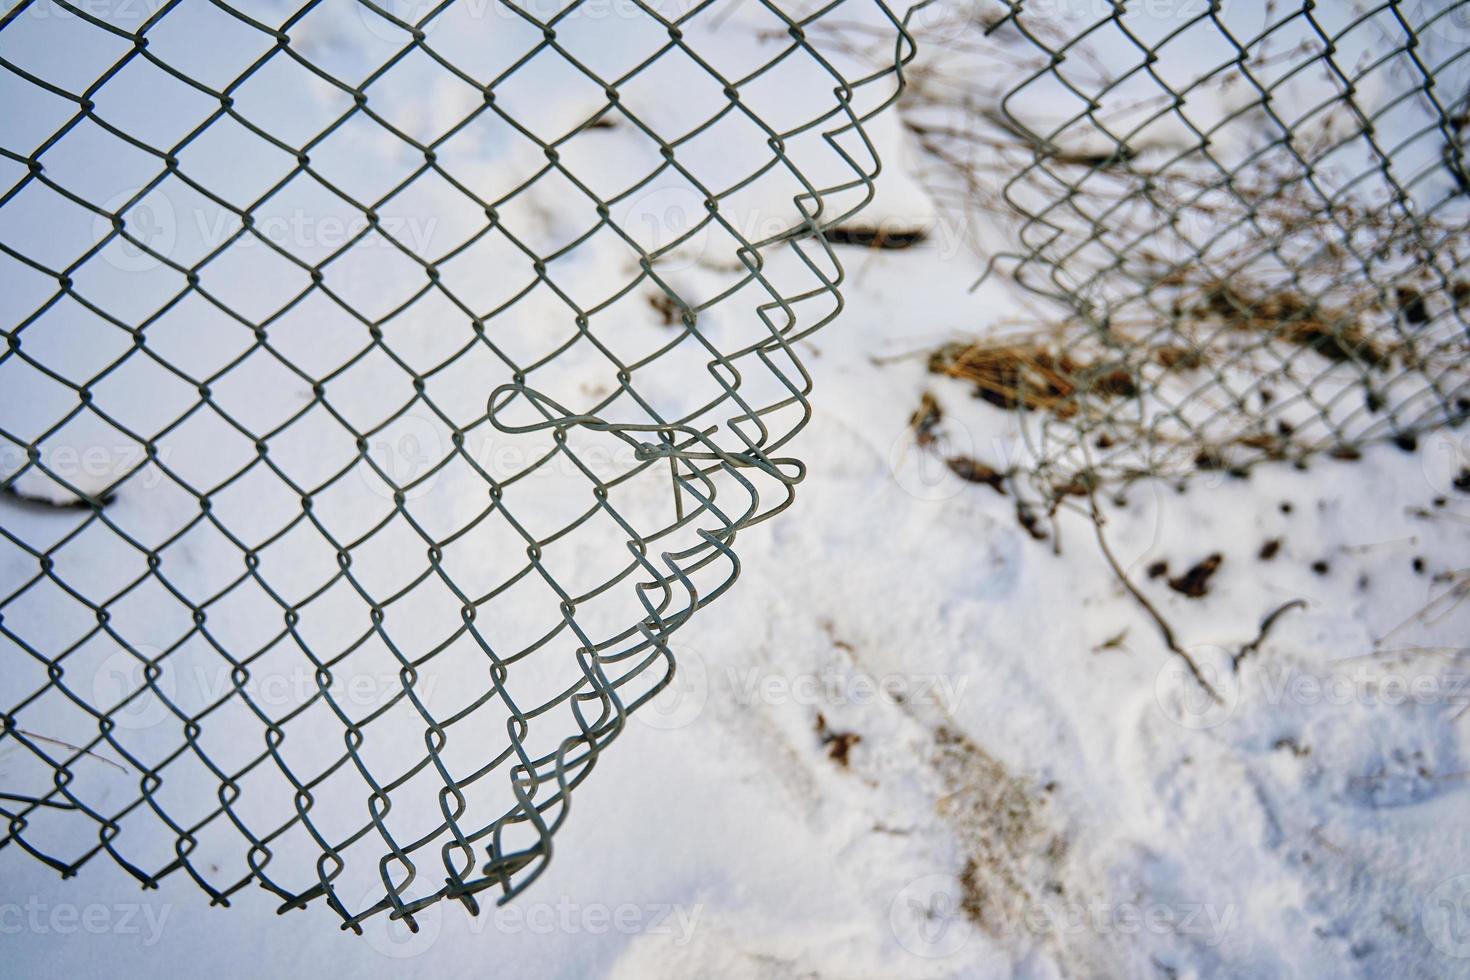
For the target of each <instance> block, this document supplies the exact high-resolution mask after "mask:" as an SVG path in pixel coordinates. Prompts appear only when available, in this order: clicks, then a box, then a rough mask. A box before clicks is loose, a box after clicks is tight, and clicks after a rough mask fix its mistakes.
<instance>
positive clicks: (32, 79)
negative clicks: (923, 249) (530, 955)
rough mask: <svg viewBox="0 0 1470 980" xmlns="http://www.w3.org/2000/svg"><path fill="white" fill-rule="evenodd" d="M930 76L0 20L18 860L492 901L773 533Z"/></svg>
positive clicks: (38, 0) (628, 38) (462, 5)
mask: <svg viewBox="0 0 1470 980" xmlns="http://www.w3.org/2000/svg"><path fill="white" fill-rule="evenodd" d="M839 16H840V17H842V18H844V19H845V20H846V21H847V22H861V23H865V24H867V25H869V28H870V29H871V30H872V31H873V32H876V34H877V35H878V36H881V37H883V38H884V39H885V44H886V46H887V49H888V54H887V57H886V60H885V63H884V64H882V65H881V66H879V68H878V69H877V70H873V69H871V68H870V67H863V66H861V65H860V64H859V63H857V62H856V61H854V60H853V59H851V58H849V57H847V56H846V55H845V54H844V53H843V52H842V51H840V50H836V49H831V48H829V46H827V45H825V44H824V43H823V42H822V41H821V40H820V39H819V38H816V37H815V35H814V28H816V27H817V26H818V25H820V24H821V23H823V22H824V21H826V20H828V19H830V18H835V17H839ZM912 53H913V52H912V44H911V42H910V40H909V38H908V36H907V34H906V32H905V30H904V28H903V27H902V25H901V22H900V21H899V19H898V18H897V17H896V16H895V15H894V14H893V13H891V12H890V11H889V9H888V8H887V7H886V6H885V5H884V4H883V3H882V2H877V0H839V2H836V3H832V4H826V5H812V6H808V7H805V8H800V9H799V8H798V5H793V4H786V3H780V2H774V0H759V2H755V3H747V4H733V3H723V2H713V0H705V2H694V0H690V2H683V3H681V2H678V0H674V2H658V0H648V2H644V0H626V2H623V0H617V2H612V3H606V2H597V0H550V2H546V3H517V2H510V0H494V2H490V0H485V2H476V0H444V2H437V3H423V4H418V5H414V4H411V3H397V2H394V3H386V2H369V0H321V2H318V0H313V2H309V3H298V2H296V0H228V2H226V0H145V2H141V3H100V4H99V3H93V4H85V5H81V4H74V3H71V2H69V0H17V2H12V3H7V4H6V10H5V13H4V14H3V16H0V102H3V105H4V112H3V114H0V278H3V281H4V282H5V289H4V290H3V291H0V325H3V329H0V336H3V338H4V345H3V349H0V400H3V411H0V662H3V664H4V669H3V671H0V723H3V727H0V847H7V846H8V847H18V848H22V849H24V850H26V851H28V852H30V853H31V854H33V855H35V856H36V857H37V858H39V859H40V860H42V861H45V862H47V863H49V864H50V865H52V866H53V867H54V868H56V869H57V870H58V871H60V872H61V873H63V874H67V875H69V874H72V873H73V872H75V871H76V870H77V869H78V868H79V867H80V866H82V865H83V864H85V863H86V862H87V861H89V860H91V859H93V858H97V857H99V856H102V855H104V854H105V855H106V857H107V858H108V859H111V860H115V861H116V862H117V863H118V864H119V865H121V866H122V867H123V868H125V869H126V870H127V871H129V872H130V873H131V874H133V875H134V876H136V877H137V879H138V880H139V881H140V882H141V883H143V884H144V885H145V886H152V885H154V884H155V883H156V882H157V881H158V880H159V879H160V878H162V877H163V876H165V875H169V874H172V873H181V874H187V875H188V876H189V877H191V878H192V879H194V880H195V881H196V882H197V883H198V884H199V886H200V887H201V888H203V889H204V890H205V891H206V892H207V893H208V894H209V895H210V896H211V897H212V898H213V899H214V900H216V901H220V902H226V901H228V899H229V897H230V896H231V895H232V894H234V893H235V892H237V891H238V890H240V889H242V888H245V887H246V886H250V885H252V884H259V885H261V886H264V887H265V888H267V889H269V890H271V891H272V892H274V893H275V894H276V895H277V896H278V897H279V899H280V900H281V903H282V905H281V908H282V910H283V911H284V910H287V909H291V908H297V907H300V906H302V905H304V904H306V903H308V902H311V901H314V900H316V899H318V898H320V899H324V900H325V902H326V903H327V904H328V905H330V906H331V907H332V908H333V909H334V910H335V911H336V912H337V913H339V914H340V915H341V916H342V918H343V919H344V921H345V924H346V925H348V926H351V927H352V928H357V927H358V923H359V922H360V921H361V920H362V919H363V918H364V917H366V916H369V915H372V914H374V913H378V912H385V911H386V912H388V913H389V914H390V915H392V916H393V917H395V918H401V919H404V920H406V921H407V922H408V923H409V924H410V925H412V924H413V913H414V911H415V910H417V909H420V908H422V907H424V906H425V905H427V904H429V903H432V902H435V901H438V900H439V899H443V898H453V899H458V900H460V901H462V902H464V903H465V904H466V905H467V906H469V907H470V908H471V909H473V908H474V907H475V903H476V898H475V896H476V895H477V894H478V893H480V892H482V891H483V890H486V889H493V894H494V896H495V897H496V898H499V899H501V900H503V899H504V898H506V897H509V896H510V895H511V894H514V893H515V892H516V891H518V890H519V889H520V888H523V887H524V886H525V885H526V884H527V883H528V882H529V881H530V880H532V879H533V878H534V877H535V876H536V875H537V874H538V873H539V872H540V870H541V869H542V868H543V866H544V864H545V862H546V860H547V859H548V858H549V856H550V854H551V839H552V835H553V834H554V833H555V832H556V831H557V829H558V828H559V827H560V826H561V825H562V823H563V821H564V820H566V819H567V816H568V812H569V811H568V805H569V800H570V794H571V791H572V790H573V789H574V788H575V787H576V786H577V785H578V784H579V783H580V782H581V781H582V780H583V779H584V778H586V777H587V775H588V774H589V772H590V771H591V769H592V766H593V763H594V762H595V760H596V758H597V756H598V754H599V752H600V751H601V750H602V749H604V748H605V747H606V746H607V744H608V743H609V742H610V741H611V740H612V739H613V738H614V737H616V736H617V735H618V734H619V732H620V731H621V730H622V728H623V726H624V725H625V723H626V719H627V716H628V714H629V712H631V711H632V710H633V709H634V708H636V707H638V706H639V705H641V704H643V703H644V702H645V701H646V700H647V699H649V698H650V697H651V696H652V695H653V694H654V693H656V692H657V691H659V690H660V689H661V688H662V687H664V686H665V685H666V684H668V683H669V681H670V679H671V677H672V673H673V669H674V654H673V652H672V651H671V648H670V646H669V643H670V636H671V634H672V633H673V631H674V630H675V629H676V628H678V627H679V626H680V625H682V624H683V623H685V622H686V621H687V620H688V618H689V617H690V616H691V615H692V614H693V613H694V612H695V611H696V610H697V609H698V608H700V607H701V606H702V605H704V604H705V603H708V602H709V601H711V600H712V599H714V598H715V597H717V596H719V595H720V594H721V593H722V592H723V591H724V590H725V589H726V588H728V587H729V586H730V584H731V583H732V582H733V580H734V578H735V576H736V574H737V572H738V570H739V564H738V561H737V560H736V557H735V552H734V550H733V545H734V541H735V535H736V533H737V531H739V530H740V529H742V528H746V527H748V526H750V525H752V524H754V523H756V522H758V521H761V520H763V519H765V518H767V517H769V516H771V515H772V514H775V513H776V512H778V511H780V510H782V509H783V508H784V507H785V506H786V505H787V504H789V502H790V501H791V497H792V492H793V487H794V485H795V484H796V483H797V482H798V481H799V479H800V478H801V476H802V466H801V464H800V463H799V462H798V461H796V460H794V459H789V458H784V457H782V456H781V455H780V452H781V448H782V446H783V445H785V443H786V442H787V441H788V440H789V439H790V438H791V437H792V435H794V434H795V433H796V431H797V430H798V429H800V428H801V427H802V425H803V424H804V423H805V421H806V420H807V417H808V413H809V410H808V404H807V393H808V391H809V388H810V384H809V379H808V377H807V375H806V373H805V371H804V370H803V368H802V367H801V365H800V363H799V362H798V361H797V359H796V357H795V356H794V354H793V351H792V346H791V345H792V343H793V342H794V341H795V340H796V339H798V338H800V337H801V336H803V335H805V334H806V333H807V332H809V331H811V330H814V329H816V328H817V327H819V326H821V325H823V324H824V323H826V322H828V321H829V320H831V319H832V318H833V317H834V316H835V315H836V314H837V312H838V311H839V309H840V308H841V300H840V296H839V293H838V287H839V285H840V283H841V281H842V272H841V268H840V266H839V265H838V264H837V262H836V260H835V258H834V256H833V254H832V252H831V250H830V249H829V248H828V247H827V245H826V243H825V242H824V240H823V239H822V238H821V237H820V236H819V235H818V231H819V229H820V228H822V227H825V226H827V225H830V224H831V223H833V222H835V221H836V220H838V219H840V218H841V217H843V216H844V215H846V214H850V213H852V212H853V211H855V210H856V209H857V208H859V207H861V206H862V205H863V204H864V202H865V201H866V200H867V199H868V198H869V197H870V196H871V193H872V185H873V178H874V176H875V175H876V173H877V172H878V159H877V156H876V153H875V150H874V147H873V145H872V144H871V142H870V141H869V140H868V138H867V137H866V135H865V134H864V131H863V126H862V123H863V122H864V120H865V119H866V118H868V117H869V116H871V115H872V114H873V113H876V112H878V111H879V110H881V109H882V108H883V107H884V106H885V105H887V104H888V103H889V102H890V101H892V99H893V98H894V95H895V93H896V91H897V89H898V82H899V80H900V69H901V66H902V64H903V63H904V62H905V61H907V60H908V59H909V58H910V57H911V56H912ZM645 844H646V845H648V846H650V847H653V846H655V845H654V842H651V841H643V842H639V841H632V842H630V846H633V847H639V846H644V845H645Z"/></svg>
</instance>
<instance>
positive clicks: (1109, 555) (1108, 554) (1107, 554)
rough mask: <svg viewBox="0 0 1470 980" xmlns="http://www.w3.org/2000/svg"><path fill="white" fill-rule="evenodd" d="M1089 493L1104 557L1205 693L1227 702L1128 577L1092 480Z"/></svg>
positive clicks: (1216, 700)
mask: <svg viewBox="0 0 1470 980" xmlns="http://www.w3.org/2000/svg"><path fill="white" fill-rule="evenodd" d="M1087 495H1088V498H1089V499H1090V500H1091V501H1092V527H1093V530H1094V531H1095V532H1096V533H1097V545H1098V547H1099V548H1100V549H1101V550H1102V554H1103V558H1105V559H1107V562H1108V566H1109V567H1110V568H1112V570H1113V574H1114V575H1116V576H1117V577H1118V581H1119V582H1121V583H1123V588H1125V589H1127V590H1128V592H1129V594H1130V595H1132V596H1133V598H1134V599H1136V600H1138V604H1139V605H1140V606H1142V607H1143V609H1144V611H1145V612H1147V613H1148V614H1149V616H1150V617H1151V618H1152V619H1153V621H1154V624H1155V625H1156V626H1158V628H1159V634H1160V635H1161V636H1163V638H1164V645H1165V646H1167V647H1168V648H1169V650H1170V651H1171V652H1172V653H1174V654H1175V655H1176V656H1177V657H1179V659H1180V660H1183V661H1184V664H1185V666H1187V667H1188V668H1189V673H1190V675H1191V676H1193V677H1194V680H1195V683H1197V684H1198V685H1199V686H1200V687H1202V688H1204V691H1205V693H1206V694H1208V695H1209V696H1210V698H1211V699H1212V700H1214V702H1215V703H1216V704H1224V703H1225V702H1224V699H1222V698H1221V697H1220V693H1219V692H1218V691H1216V690H1215V688H1214V686H1213V685H1212V684H1211V683H1210V682H1209V681H1208V680H1206V679H1205V675H1204V674H1203V673H1201V672H1200V669H1199V664H1197V663H1195V660H1194V658H1193V657H1191V656H1190V655H1189V652H1188V651H1186V650H1185V649H1184V648H1183V647H1181V646H1180V645H1179V641H1178V640H1176V639H1175V638H1174V628H1173V627H1172V626H1170V625H1169V622H1168V620H1166V619H1164V617H1163V614H1162V613H1160V612H1159V610H1158V609H1157V608H1155V606H1154V604H1153V603H1152V602H1150V601H1149V600H1148V596H1146V595H1144V594H1143V593H1142V592H1141V591H1139V589H1138V586H1136V585H1134V584H1133V581H1132V580H1131V579H1130V578H1128V574H1127V573H1126V572H1124V571H1123V566H1121V565H1119V564H1118V559H1117V558H1116V557H1114V555H1113V549H1112V548H1109V547H1108V538H1107V535H1106V534H1104V533H1103V518H1102V512H1101V511H1100V510H1098V507H1097V491H1096V490H1094V489H1092V487H1091V485H1090V484H1089V486H1088V491H1087Z"/></svg>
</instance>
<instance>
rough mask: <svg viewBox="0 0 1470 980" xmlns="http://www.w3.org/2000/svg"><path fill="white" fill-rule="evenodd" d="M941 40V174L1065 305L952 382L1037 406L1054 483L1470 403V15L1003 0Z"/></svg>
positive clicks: (918, 91) (1027, 409) (1175, 465)
mask: <svg viewBox="0 0 1470 980" xmlns="http://www.w3.org/2000/svg"><path fill="white" fill-rule="evenodd" d="M917 38H918V41H919V44H920V46H921V49H922V50H924V51H925V52H926V56H925V60H924V61H923V62H921V64H920V65H918V66H916V70H915V73H914V75H913V84H912V86H911V89H910V91H911V93H912V94H911V96H910V99H911V103H910V105H909V108H908V110H907V121H908V124H909V128H910V130H911V131H912V132H914V133H915V135H916V136H917V138H918V140H919V143H920V145H921V146H922V148H923V149H924V151H925V152H924V154H923V160H924V163H925V166H926V171H927V172H926V174H925V176H926V179H927V181H928V183H929V185H930V186H931V187H932V188H933V189H934V190H935V193H936V194H937V195H938V196H939V197H940V198H941V200H942V202H943V203H944V204H946V206H948V207H950V208H951V210H952V211H953V212H955V213H958V214H965V215H968V217H969V219H971V220H970V225H971V228H972V230H974V231H975V233H976V236H977V238H978V240H979V243H980V245H981V248H982V251H984V252H985V253H986V254H988V255H989V256H990V257H991V259H992V264H991V271H990V273H989V276H988V281H989V282H999V281H1003V280H1005V279H1010V280H1013V281H1014V282H1015V283H1016V284H1018V285H1019V286H1020V287H1022V289H1023V291H1024V293H1025V294H1027V295H1030V296H1032V297H1039V298H1041V299H1042V300H1043V302H1042V303H1041V304H1039V305H1037V306H1035V307H1033V310H1034V312H1033V313H1032V314H1028V315H1027V316H1026V317H1023V318H1021V320H1019V321H1018V322H1016V323H1013V324H1010V326H1011V327H1012V328H1013V330H1012V331H1006V330H1002V329H999V326H998V325H993V329H992V335H991V336H990V337H987V338H986V339H984V340H981V341H978V342H976V343H975V344H956V345H951V346H950V347H948V348H946V349H944V350H941V351H939V352H937V353H936V354H935V356H934V359H933V361H932V363H931V367H932V368H933V369H934V370H935V371H936V372H939V373H943V374H947V375H952V376H955V377H960V378H965V379H968V380H970V381H974V382H975V383H976V385H977V389H976V390H977V394H979V395H980V396H981V397H984V398H986V399H987V400H990V401H992V402H994V403H996V404H997V405H1001V406H1004V407H1007V408H1014V409H1017V410H1019V412H1020V414H1021V415H1022V417H1023V418H1024V421H1025V423H1026V424H1025V425H1024V427H1023V428H1024V431H1025V432H1026V435H1027V438H1028V440H1029V444H1030V446H1029V448H1030V452H1031V454H1032V458H1031V459H1030V460H1029V461H1028V462H1027V463H1026V467H1027V469H1028V470H1029V471H1030V472H1033V473H1035V474H1037V475H1038V476H1039V477H1040V482H1041V484H1042V489H1043V492H1044V493H1045V494H1047V495H1049V496H1052V497H1053V498H1056V497H1058V496H1060V495H1065V494H1067V493H1076V492H1082V491H1083V490H1084V489H1085V488H1086V487H1087V486H1089V485H1091V484H1092V483H1093V482H1095V481H1106V480H1122V481H1127V480H1131V479H1136V478H1140V477H1147V476H1159V475H1162V476H1167V477H1170V478H1182V477H1184V476H1187V475H1188V474H1191V473H1194V472H1197V471H1199V470H1210V471H1226V472H1231V473H1237V474H1240V473H1244V472H1245V471H1246V470H1247V469H1248V468H1249V467H1251V466H1252V465H1254V464H1255V463H1258V462H1260V461H1262V460H1291V461H1295V462H1299V463H1300V462H1304V461H1305V460H1306V459H1307V458H1308V457H1309V456H1310V455H1312V454H1313V453H1318V452H1324V451H1326V452H1331V453H1334V454H1337V455H1340V456H1345V457H1352V456H1355V455H1356V454H1357V453H1358V452H1359V451H1360V448H1361V447H1362V446H1364V445H1365V444H1367V443H1370V442H1373V441H1377V440H1384V439H1391V440H1396V441H1398V442H1399V443H1400V444H1401V445H1403V446H1405V447H1409V446H1412V445H1413V443H1414V440H1415V438H1416V436H1417V435H1418V434H1420V433H1422V432H1424V431H1425V430H1428V429H1433V428H1436V427H1439V426H1444V425H1447V424H1448V425H1455V424H1458V423H1460V422H1461V421H1463V420H1464V419H1465V418H1466V416H1467V414H1470V370H1467V363H1470V362H1467V358H1466V354H1467V349H1466V340H1467V327H1470V320H1467V317H1470V272H1467V271H1466V269H1465V259H1466V252H1467V250H1470V238H1467V236H1466V234H1465V231H1466V224H1467V218H1470V197H1467V192H1470V171H1467V165H1466V139H1467V135H1466V134H1467V118H1470V117H1467V112H1470V102H1467V95H1470V58H1467V55H1470V46H1467V44H1466V41H1467V40H1470V4H1465V3H1462V2H1453V0H1441V2H1430V0H1425V2H1413V3H1410V2H1381V3H1380V2H1354V3H1340V4H1336V3H1335V4H1317V3H1309V2H1303V3H1296V2H1275V3H1266V4H1224V3H1220V2H1207V0H1177V2H1176V0H1165V2H1159V3H1126V4H1125V3H1112V2H1092V0H1054V2H1051V0H1036V2H1028V0H1022V2H1015V3H1000V2H981V3H977V4H971V5H967V6H965V7H963V8H952V9H951V12H950V15H949V16H948V17H947V18H942V19H940V20H938V21H936V22H934V23H930V24H928V25H926V29H925V30H920V31H918V32H917ZM931 44H932V45H934V46H936V47H939V48H941V49H943V50H944V51H945V53H946V54H945V56H944V57H941V56H940V55H939V54H938V53H937V52H935V51H933V50H931V47H930V46H931ZM977 66H979V67H977ZM997 219H998V220H997ZM995 227H1004V228H1006V229H1007V230H1008V233H1009V236H1010V237H1009V238H1006V237H1003V236H1001V237H997V236H996V235H995V234H994V233H993V231H991V230H990V229H993V228H995ZM997 334H998V335H999V336H998V337H997V336H995V335H997Z"/></svg>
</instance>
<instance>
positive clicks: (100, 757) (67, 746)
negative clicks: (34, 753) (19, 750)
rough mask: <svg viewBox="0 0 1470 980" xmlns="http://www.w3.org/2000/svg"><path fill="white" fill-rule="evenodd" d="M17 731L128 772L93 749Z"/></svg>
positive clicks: (20, 729)
mask: <svg viewBox="0 0 1470 980" xmlns="http://www.w3.org/2000/svg"><path fill="white" fill-rule="evenodd" d="M15 730H16V731H17V732H20V733H21V734H22V735H24V736H26V737H27V738H36V739H40V740H41V741H43V742H50V743H51V744H52V745H59V746H61V747H62V748H64V749H71V750H72V751H73V752H80V753H81V754H82V755H85V756H89V757H90V758H93V759H96V760H97V761H98V762H105V763H107V764H108V765H109V766H111V767H112V768H114V769H116V770H117V771H118V772H127V770H126V769H124V768H123V767H122V766H120V765H118V764H117V763H116V762H113V761H112V760H111V759H109V758H107V756H105V755H98V754H97V753H96V752H93V751H92V750H91V749H84V748H82V747H81V746H80V745H73V744H71V743H70V742H68V741H66V740H65V739H60V738H52V737H51V736H50V735H42V734H41V733H40V732H31V731H27V730H26V729H24V728H17V729H15Z"/></svg>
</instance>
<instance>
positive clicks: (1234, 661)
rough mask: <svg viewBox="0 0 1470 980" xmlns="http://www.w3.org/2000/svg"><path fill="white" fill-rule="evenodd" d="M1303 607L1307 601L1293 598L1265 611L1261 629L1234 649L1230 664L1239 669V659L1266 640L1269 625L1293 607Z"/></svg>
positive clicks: (1259, 646) (1257, 648)
mask: <svg viewBox="0 0 1470 980" xmlns="http://www.w3.org/2000/svg"><path fill="white" fill-rule="evenodd" d="M1305 608H1307V601H1306V600H1305V599H1293V600H1291V601H1290V602H1283V603H1282V604H1281V605H1279V606H1277V607H1276V608H1275V609H1273V610H1272V611H1271V612H1269V613H1267V614H1266V618H1265V619H1263V620H1261V631H1260V632H1259V633H1257V634H1256V638H1255V639H1254V640H1251V641H1250V642H1249V643H1247V644H1246V645H1245V646H1243V647H1241V648H1240V649H1239V650H1237V651H1236V653H1235V656H1233V657H1231V658H1230V666H1231V667H1233V668H1234V669H1235V670H1237V671H1238V670H1240V664H1241V661H1243V660H1244V659H1245V658H1246V657H1249V656H1250V655H1251V654H1253V653H1255V652H1256V651H1257V650H1259V649H1260V648H1261V644H1262V643H1265V642H1266V636H1267V634H1269V633H1270V632H1271V627H1273V626H1275V625H1276V620H1278V619H1280V618H1281V617H1282V616H1284V615H1286V614H1287V613H1289V612H1291V611H1292V610H1293V609H1305Z"/></svg>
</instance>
